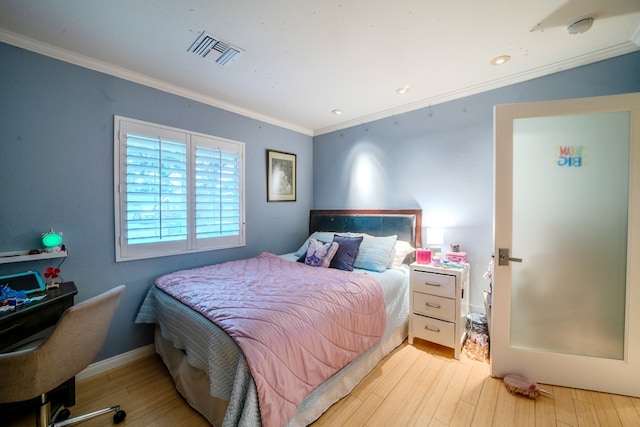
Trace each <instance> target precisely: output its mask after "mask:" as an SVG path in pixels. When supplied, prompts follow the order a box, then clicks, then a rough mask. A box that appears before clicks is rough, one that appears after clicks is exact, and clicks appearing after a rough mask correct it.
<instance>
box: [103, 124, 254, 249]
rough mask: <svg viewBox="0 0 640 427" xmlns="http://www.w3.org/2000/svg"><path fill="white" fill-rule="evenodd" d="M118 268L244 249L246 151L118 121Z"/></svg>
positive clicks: (237, 144)
mask: <svg viewBox="0 0 640 427" xmlns="http://www.w3.org/2000/svg"><path fill="white" fill-rule="evenodd" d="M114 145H115V157H114V159H115V172H114V198H115V218H116V261H127V260H134V259H142V258H153V257H160V256H166V255H175V254H183V253H190V252H201V251H208V250H213V249H222V248H231V247H237V246H244V244H245V223H244V144H243V143H241V142H236V141H231V140H228V139H223V138H218V137H215V136H209V135H203V134H197V133H194V132H189V131H185V130H181V129H175V128H170V127H167V126H161V125H156V124H153V123H146V122H142V121H139V120H133V119H128V118H125V117H119V116H115V117H114Z"/></svg>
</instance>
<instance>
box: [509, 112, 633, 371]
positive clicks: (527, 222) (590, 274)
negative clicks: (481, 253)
mask: <svg viewBox="0 0 640 427" xmlns="http://www.w3.org/2000/svg"><path fill="white" fill-rule="evenodd" d="M513 125H514V126H513V133H514V135H513V151H514V153H513V156H514V158H513V231H512V233H513V245H512V248H511V254H512V255H511V256H514V257H518V258H523V262H522V263H517V262H512V263H511V271H512V294H511V336H510V340H511V341H510V342H511V347H512V348H523V349H529V350H539V351H548V352H554V353H564V354H574V355H583V356H594V357H602V358H609V359H623V355H624V319H625V293H626V264H627V223H628V221H627V219H628V218H627V215H628V187H629V184H628V183H629V129H630V118H629V113H628V112H614V113H599V114H588V115H577V116H560V117H540V118H526V119H517V120H515V121H514V124H513Z"/></svg>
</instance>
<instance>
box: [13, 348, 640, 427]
mask: <svg viewBox="0 0 640 427" xmlns="http://www.w3.org/2000/svg"><path fill="white" fill-rule="evenodd" d="M415 344H416V345H415V346H410V345H408V344H407V343H406V341H405V342H404V343H403V344H402V345H401V346H399V347H398V348H397V349H396V350H395V351H394V352H393V353H392V354H390V355H389V356H388V357H386V358H385V359H384V360H382V361H381V362H380V363H379V364H378V366H377V367H376V368H375V369H374V370H373V371H372V372H371V373H370V374H369V375H368V376H367V377H365V379H364V380H363V381H362V382H361V383H360V384H359V385H358V386H357V387H356V388H355V389H354V390H353V392H352V393H351V394H350V395H349V396H347V397H345V398H344V399H342V400H341V401H339V402H337V403H336V404H335V405H333V406H332V407H331V408H329V410H327V412H325V414H324V415H323V416H322V417H321V418H320V419H318V420H317V421H316V422H315V423H314V424H313V426H314V427H327V426H474V427H475V426H518V427H520V426H607V427H608V426H640V399H638V398H631V397H626V396H618V395H612V394H606V393H597V392H591V391H584V390H576V389H570V388H564V387H553V386H544V388H545V389H547V390H549V391H550V392H551V393H552V394H553V396H552V397H549V396H545V395H540V396H539V397H538V398H537V399H535V400H533V399H529V398H526V397H521V396H514V395H512V394H510V393H509V392H508V391H507V389H506V387H505V386H504V385H503V384H502V381H501V380H498V379H495V378H492V377H491V376H489V365H488V363H486V362H479V361H474V360H470V359H468V358H467V357H466V356H464V355H463V356H462V358H461V360H460V361H457V360H454V359H452V358H451V356H452V353H451V351H449V350H447V349H444V348H442V347H439V346H435V345H432V344H427V343H425V342H423V341H420V340H416V343H415ZM639 386H640V385H639ZM114 404H119V405H120V406H121V407H122V409H124V410H125V411H126V412H127V418H126V420H125V422H124V423H122V424H120V425H122V426H140V427H142V426H144V427H147V426H156V427H169V426H171V427H174V426H189V427H192V426H193V427H198V426H208V424H207V422H206V420H205V419H204V418H203V417H201V416H200V415H199V414H198V413H196V412H195V411H194V410H192V409H191V408H190V407H189V406H188V405H187V403H186V402H185V401H184V400H183V399H182V397H181V396H180V395H179V394H178V392H177V391H176V390H175V388H174V386H173V383H172V380H171V377H170V375H169V373H168V372H167V370H166V369H165V367H164V365H163V364H162V361H161V360H160V359H159V357H158V356H155V355H154V356H149V357H147V358H144V359H141V360H139V361H136V362H133V363H131V364H129V365H127V366H123V367H120V368H117V369H114V370H112V371H109V372H107V373H104V374H101V375H98V376H95V377H92V378H89V379H86V380H83V381H79V382H78V384H77V404H76V406H74V407H73V408H71V409H72V414H81V413H85V412H89V411H92V410H96V409H100V408H103V407H108V406H111V405H114ZM33 422H34V418H33V417H25V418H24V419H22V420H19V421H17V422H16V423H15V424H13V425H14V426H20V427H22V426H33V425H34V424H33ZM111 425H112V414H110V415H102V416H100V417H99V418H97V419H94V420H91V421H88V422H86V423H84V424H82V426H85V427H90V426H111Z"/></svg>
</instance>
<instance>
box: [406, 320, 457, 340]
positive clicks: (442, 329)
mask: <svg viewBox="0 0 640 427" xmlns="http://www.w3.org/2000/svg"><path fill="white" fill-rule="evenodd" d="M411 321H412V322H413V323H412V329H413V335H414V336H416V337H418V338H422V339H423V340H427V341H431V342H434V343H436V344H440V345H444V346H445V347H455V324H453V323H450V322H445V321H443V320H438V319H433V318H431V317H425V316H420V315H419V314H412V315H411Z"/></svg>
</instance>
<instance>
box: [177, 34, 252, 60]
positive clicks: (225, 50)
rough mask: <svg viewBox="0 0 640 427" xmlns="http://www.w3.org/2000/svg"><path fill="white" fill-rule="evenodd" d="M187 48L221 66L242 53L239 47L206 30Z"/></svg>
mask: <svg viewBox="0 0 640 427" xmlns="http://www.w3.org/2000/svg"><path fill="white" fill-rule="evenodd" d="M188 50H189V52H192V53H195V54H196V55H198V56H201V57H203V58H205V59H209V60H211V61H213V62H216V63H218V64H220V65H222V66H225V65H227V64H229V63H230V62H231V61H232V60H233V59H235V57H237V56H238V55H241V54H242V53H244V51H243V50H242V49H240V48H239V47H235V46H232V45H231V44H229V43H227V42H225V41H223V40H220V39H219V38H218V37H215V36H212V35H211V34H208V33H206V32H203V33H202V34H200V36H199V37H198V38H197V39H196V41H194V42H193V44H192V45H191V47H190V48H189V49H188Z"/></svg>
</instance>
